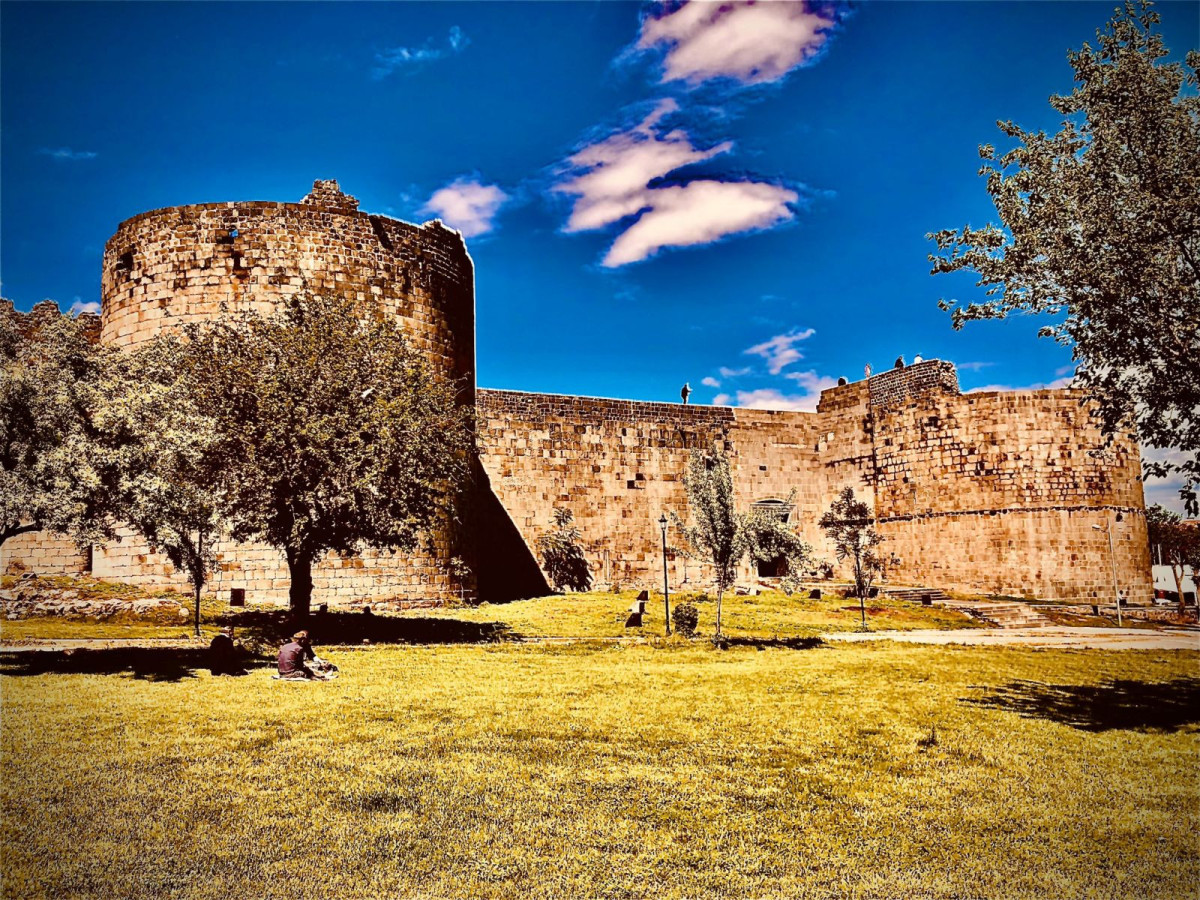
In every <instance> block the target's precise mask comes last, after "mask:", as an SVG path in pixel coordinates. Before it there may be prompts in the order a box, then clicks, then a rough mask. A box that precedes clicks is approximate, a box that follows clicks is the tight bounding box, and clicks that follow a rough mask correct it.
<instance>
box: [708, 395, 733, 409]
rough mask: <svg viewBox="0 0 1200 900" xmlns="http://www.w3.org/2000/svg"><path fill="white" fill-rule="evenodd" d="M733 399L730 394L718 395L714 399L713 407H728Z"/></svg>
mask: <svg viewBox="0 0 1200 900" xmlns="http://www.w3.org/2000/svg"><path fill="white" fill-rule="evenodd" d="M731 399H732V398H731V397H730V396H729V395H728V394H717V396H715V397H713V402H712V405H713V406H728V405H729V401H730V400H731Z"/></svg>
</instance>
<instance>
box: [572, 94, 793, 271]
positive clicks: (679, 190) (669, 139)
mask: <svg viewBox="0 0 1200 900" xmlns="http://www.w3.org/2000/svg"><path fill="white" fill-rule="evenodd" d="M678 109H679V106H678V104H677V103H676V102H675V101H674V100H671V99H666V100H663V101H661V102H659V104H658V105H657V106H656V107H655V108H654V110H653V111H652V112H651V113H650V114H649V115H647V116H646V117H645V118H644V119H643V120H642V121H641V122H639V123H638V124H637V125H635V126H633V127H632V128H629V129H626V130H624V131H619V132H617V133H615V134H612V135H609V136H608V137H607V138H604V139H603V140H601V141H598V142H596V143H594V144H590V145H589V146H587V147H584V148H583V149H582V150H580V151H578V152H577V153H575V154H573V155H572V156H570V157H569V158H568V159H567V173H566V175H565V177H564V179H563V180H562V181H560V182H559V183H558V184H557V185H555V187H554V190H555V191H556V192H558V193H563V194H571V195H574V196H575V197H576V200H575V203H574V206H573V208H572V210H571V215H570V217H569V218H568V219H567V224H566V228H565V230H566V231H568V232H572V231H590V230H593V229H597V228H603V227H605V226H608V225H612V224H615V223H617V222H619V221H621V220H622V219H625V218H628V217H630V216H637V217H638V218H637V220H636V221H634V222H633V224H632V225H630V226H629V227H628V228H626V229H625V231H624V232H623V233H621V234H620V235H619V236H618V237H617V239H616V240H615V241H614V242H613V244H612V246H611V247H610V248H609V251H608V253H607V254H606V255H605V257H604V260H603V264H604V265H605V266H607V267H610V268H613V267H617V266H622V265H626V264H627V263H632V262H638V261H639V260H643V259H646V258H647V257H650V256H653V255H654V254H655V253H657V252H658V251H659V250H661V249H662V248H664V247H684V246H692V245H696V244H708V243H712V242H714V241H717V240H720V239H721V238H723V237H726V236H727V235H731V234H738V233H741V232H745V231H753V230H757V229H763V228H770V227H771V226H773V225H777V224H779V223H780V222H782V221H786V220H788V219H790V218H792V216H793V213H792V210H791V209H790V208H789V206H788V204H791V203H795V202H796V201H798V200H799V199H800V198H799V195H798V194H796V192H795V191H791V190H789V189H787V188H784V187H780V186H778V185H774V184H769V183H765V182H754V181H716V180H707V179H704V180H696V181H689V182H686V183H684V184H678V185H670V186H664V187H651V186H650V184H651V182H653V181H654V180H656V179H658V178H662V177H664V176H666V175H669V174H671V173H672V172H674V171H676V170H678V169H680V168H683V167H684V166H687V165H691V164H693V163H697V162H702V161H704V160H707V159H711V158H712V157H714V156H717V155H720V154H722V153H727V152H728V151H730V150H731V149H732V148H733V144H732V142H730V141H725V142H724V143H721V144H718V145H716V146H714V147H710V148H708V149H700V148H698V147H696V146H695V145H694V144H693V143H692V140H691V138H690V137H689V135H688V134H687V133H686V132H685V131H683V130H681V129H675V130H672V131H665V132H664V129H663V128H662V126H661V122H662V120H663V119H664V118H665V117H666V116H668V115H670V114H672V113H674V112H677V111H678Z"/></svg>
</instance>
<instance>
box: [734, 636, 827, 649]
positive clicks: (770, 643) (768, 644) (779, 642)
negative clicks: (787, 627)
mask: <svg viewBox="0 0 1200 900" xmlns="http://www.w3.org/2000/svg"><path fill="white" fill-rule="evenodd" d="M824 645H825V642H824V641H823V640H821V639H820V638H819V637H782V638H781V637H770V638H765V637H722V638H721V644H720V646H722V647H723V648H725V647H754V648H755V649H756V650H766V649H767V648H783V649H785V650H815V649H816V648H817V647H823V646H824Z"/></svg>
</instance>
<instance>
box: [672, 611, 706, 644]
mask: <svg viewBox="0 0 1200 900" xmlns="http://www.w3.org/2000/svg"><path fill="white" fill-rule="evenodd" d="M671 621H672V622H673V623H674V624H675V633H676V634H682V635H683V636H684V637H688V638H690V637H695V635H696V626H697V625H698V624H699V623H700V610H698V609H696V607H695V605H694V604H692V603H680V604H679V605H678V606H676V607H675V609H673V610H672V611H671Z"/></svg>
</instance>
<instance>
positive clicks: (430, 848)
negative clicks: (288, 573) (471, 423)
mask: <svg viewBox="0 0 1200 900" xmlns="http://www.w3.org/2000/svg"><path fill="white" fill-rule="evenodd" d="M328 655H329V656H331V657H332V658H333V659H334V660H335V661H336V662H338V663H339V664H340V665H341V666H342V670H343V675H342V677H341V678H340V679H339V680H338V681H335V682H331V683H328V684H302V685H292V684H281V683H278V682H273V681H271V680H270V679H269V678H268V676H267V674H266V670H262V669H259V670H256V671H255V672H254V673H253V674H252V675H250V676H248V677H246V678H241V679H230V678H213V677H211V676H209V675H208V674H207V673H206V672H202V671H201V672H195V673H191V674H189V673H187V672H184V673H178V672H177V673H175V674H174V675H173V676H172V677H173V678H174V680H169V681H155V680H151V679H148V678H136V677H133V676H131V675H128V674H110V675H88V674H56V673H53V672H50V673H46V674H36V675H35V674H21V672H22V671H24V669H23V667H22V665H21V664H19V663H14V662H12V661H11V660H10V661H9V663H8V665H7V671H8V674H7V675H5V677H3V678H2V679H0V690H2V695H3V706H4V710H3V712H4V714H3V718H2V720H0V738H2V748H3V780H2V804H3V806H2V811H3V822H2V826H0V827H2V829H3V831H2V836H3V844H2V854H0V855H2V860H0V862H2V869H3V873H4V878H3V890H4V894H5V896H9V897H55V898H58V897H97V898H160V897H172V898H187V900H199V898H251V897H265V896H297V897H300V896H303V897H330V898H338V900H358V898H395V897H521V898H542V897H545V898H551V897H553V898H561V897H648V896H654V897H784V898H807V897H813V898H815V897H858V898H915V897H930V898H932V897H936V898H967V897H980V898H992V897H995V898H1010V897H1039V898H1042V897H1071V898H1074V897H1113V898H1117V897H1120V898H1132V897H1138V898H1151V897H1162V898H1167V897H1170V898H1178V897H1192V896H1196V893H1197V889H1198V887H1200V858H1198V857H1200V854H1198V848H1197V845H1196V840H1195V835H1196V833H1197V827H1198V826H1200V815H1198V809H1197V807H1198V799H1200V796H1198V789H1197V783H1196V779H1195V773H1196V764H1197V762H1198V755H1200V734H1198V731H1197V728H1198V726H1197V721H1198V720H1200V713H1198V712H1197V710H1196V703H1195V702H1194V701H1195V700H1196V698H1197V687H1198V680H1197V673H1198V670H1197V663H1198V656H1197V654H1194V653H1182V652H1176V653H1147V652H1133V651H1126V652H1119V653H1114V652H1108V653H1105V652H1064V651H1036V650H1027V649H978V648H974V649H968V648H954V647H914V646H902V645H893V644H890V643H883V644H878V645H847V646H836V647H822V648H819V649H816V650H804V651H798V650H787V649H779V648H772V649H765V650H755V649H754V648H753V647H739V648H735V649H731V650H728V651H719V650H715V649H713V648H712V647H711V645H710V644H706V643H694V644H690V645H689V644H682V643H670V644H668V643H662V644H657V645H655V644H638V645H622V644H616V645H601V644H585V645H573V646H547V645H512V644H497V645H488V646H475V645H453V646H428V647H412V648H372V649H369V650H349V649H341V650H339V649H336V648H335V649H332V650H330V652H329V654H328ZM180 674H182V676H183V677H177V676H179V675H180ZM935 727H936V738H935V739H931V730H932V729H934V728H935Z"/></svg>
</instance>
